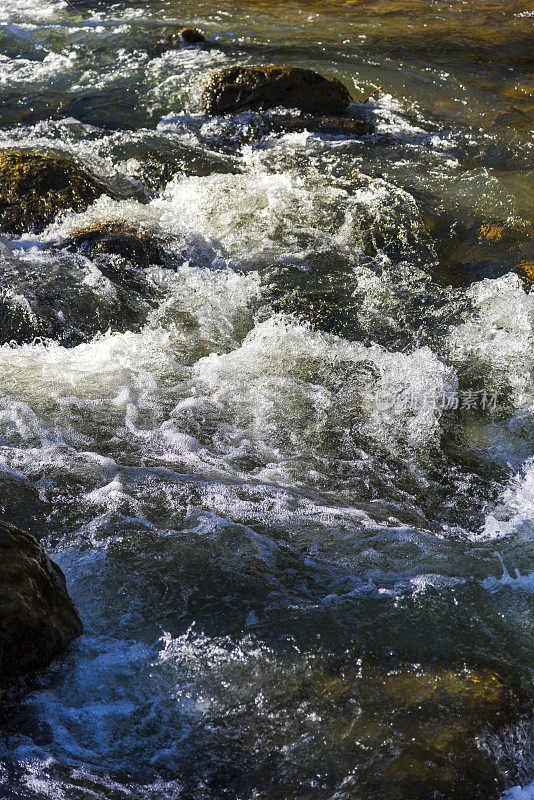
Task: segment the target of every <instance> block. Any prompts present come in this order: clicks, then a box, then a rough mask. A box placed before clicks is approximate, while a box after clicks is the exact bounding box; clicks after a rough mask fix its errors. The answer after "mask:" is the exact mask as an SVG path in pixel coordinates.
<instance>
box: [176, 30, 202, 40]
mask: <svg viewBox="0 0 534 800" xmlns="http://www.w3.org/2000/svg"><path fill="white" fill-rule="evenodd" d="M177 38H178V39H180V41H182V42H183V43H184V44H202V43H203V42H205V41H206V37H205V36H204V35H203V34H202V33H200V31H197V30H196V28H182V30H181V31H179V32H178V35H177Z"/></svg>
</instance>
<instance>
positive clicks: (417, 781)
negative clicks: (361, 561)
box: [276, 660, 533, 800]
mask: <svg viewBox="0 0 534 800" xmlns="http://www.w3.org/2000/svg"><path fill="white" fill-rule="evenodd" d="M276 700H277V702H278V704H280V705H282V704H284V705H287V704H288V703H291V702H293V703H296V702H300V703H302V704H303V705H305V707H306V708H307V710H308V712H310V711H313V712H315V714H316V715H317V717H318V718H320V719H322V720H324V722H323V724H322V727H321V736H322V738H324V741H325V742H327V743H328V744H329V745H330V747H331V751H332V752H335V753H336V760H335V762H334V761H329V762H326V763H325V765H324V769H325V770H329V769H330V770H331V771H332V772H331V773H330V775H329V777H330V779H331V782H332V785H338V784H339V783H341V782H342V781H343V783H344V786H345V789H346V791H347V795H346V796H349V795H350V790H351V788H352V789H353V791H354V793H355V794H354V796H358V797H359V796H360V792H362V793H363V794H362V796H367V797H384V798H388V800H406V798H408V797H409V798H410V800H437V798H447V799H448V800H467V799H468V798H469V800H475V798H478V799H479V800H489V798H495V799H496V798H498V797H499V796H501V792H502V791H503V790H504V789H505V788H507V787H508V786H510V785H513V783H514V782H516V781H520V780H522V779H524V778H525V777H527V776H525V775H524V774H522V772H521V767H519V768H518V767H514V764H513V759H512V758H511V757H510V754H511V752H512V749H513V748H514V747H515V748H517V746H518V741H520V740H521V736H522V737H523V740H524V754H525V756H526V758H527V761H526V763H528V756H529V755H530V754H529V744H528V730H529V728H530V726H531V725H532V718H533V717H532V710H533V707H532V700H531V699H530V698H529V697H528V695H527V693H526V692H525V690H524V689H523V688H522V686H521V681H520V677H519V676H518V675H516V674H512V673H511V672H507V671H503V670H496V669H493V668H492V667H491V666H482V665H481V666H473V667H467V666H464V665H461V666H459V667H453V666H443V665H432V664H428V665H423V664H410V663H406V662H401V663H397V664H393V665H392V666H391V667H390V668H388V667H387V665H385V664H380V663H374V662H373V661H372V660H369V661H365V660H364V661H363V663H361V666H360V667H359V669H357V670H355V669H351V668H349V667H347V668H345V669H341V670H339V671H337V670H334V671H332V672H329V671H328V670H326V671H324V672H321V671H320V670H318V671H312V672H311V673H310V675H309V676H308V678H307V679H305V680H304V681H302V682H301V681H299V680H296V679H295V678H293V677H292V676H291V674H290V673H287V680H286V685H285V687H284V689H283V690H281V694H279V695H277V697H276ZM514 731H515V734H514ZM518 731H522V734H521V733H519V736H518V733H517V732H518ZM301 755H302V758H299V757H300V756H301ZM292 757H293V758H294V759H297V760H298V761H299V764H300V768H301V771H304V770H306V769H310V771H311V770H313V769H314V767H315V766H316V764H314V763H313V761H311V760H310V761H311V763H310V762H307V760H306V754H305V753H304V752H303V753H302V754H301V753H299V752H298V751H297V752H295V751H293V752H292ZM347 773H348V774H347ZM351 776H353V777H351ZM343 796H345V795H343Z"/></svg>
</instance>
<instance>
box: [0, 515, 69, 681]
mask: <svg viewBox="0 0 534 800" xmlns="http://www.w3.org/2000/svg"><path fill="white" fill-rule="evenodd" d="M81 632H82V624H81V621H80V618H79V616H78V614H77V613H76V609H75V608H74V606H73V604H72V601H71V600H70V598H69V595H68V593H67V587H66V584H65V578H64V576H63V573H62V572H61V570H60V569H59V567H58V566H57V565H56V564H54V563H53V562H52V561H51V560H50V559H49V558H48V556H47V555H46V553H45V551H44V549H43V548H42V547H41V545H40V544H39V543H38V542H37V540H36V539H34V538H33V536H30V534H29V533H25V532H24V531H21V530H19V529H18V528H14V527H13V526H11V525H8V524H7V523H5V522H0V688H6V687H7V686H8V685H10V684H12V683H13V682H14V681H16V680H17V679H19V678H22V677H24V676H25V675H28V674H29V673H32V672H34V671H35V670H38V669H42V668H43V667H46V666H48V664H50V662H51V661H52V660H53V659H54V658H55V657H56V656H57V655H58V654H59V653H60V652H61V651H62V650H64V649H65V647H66V646H67V645H68V644H69V643H70V642H71V641H72V640H73V639H75V638H76V637H77V636H79V635H80V634H81Z"/></svg>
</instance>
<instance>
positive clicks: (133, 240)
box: [60, 223, 165, 268]
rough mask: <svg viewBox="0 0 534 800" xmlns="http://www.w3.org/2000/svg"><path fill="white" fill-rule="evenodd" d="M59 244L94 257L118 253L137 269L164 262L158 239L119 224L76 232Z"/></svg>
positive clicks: (72, 250)
mask: <svg viewBox="0 0 534 800" xmlns="http://www.w3.org/2000/svg"><path fill="white" fill-rule="evenodd" d="M60 247H61V249H62V250H68V251H70V252H78V253H83V255H86V256H88V257H89V258H93V259H94V258H95V257H97V256H99V255H104V254H108V255H116V256H120V257H121V258H123V259H124V260H125V261H129V262H131V263H132V264H134V265H135V266H136V267H137V268H145V267H151V266H161V265H162V264H163V263H164V261H165V250H164V248H163V247H162V245H161V243H160V242H158V241H157V239H155V238H154V237H152V236H149V235H148V234H147V233H141V232H139V231H136V230H134V229H133V228H129V227H128V226H127V225H122V224H120V223H117V224H113V223H112V224H102V225H95V226H93V227H90V228H84V229H82V230H80V231H76V232H75V233H73V234H72V235H71V236H69V237H68V238H67V239H64V240H63V241H62V242H61V244H60Z"/></svg>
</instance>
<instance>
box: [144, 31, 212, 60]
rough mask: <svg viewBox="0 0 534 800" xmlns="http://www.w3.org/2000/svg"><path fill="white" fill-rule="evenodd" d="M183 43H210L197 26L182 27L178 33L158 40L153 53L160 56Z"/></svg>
mask: <svg viewBox="0 0 534 800" xmlns="http://www.w3.org/2000/svg"><path fill="white" fill-rule="evenodd" d="M183 45H208V42H207V41H206V37H205V36H204V34H202V33H201V32H200V31H197V29H196V28H182V29H181V30H180V31H178V33H171V35H170V36H167V37H165V39H160V40H159V41H158V42H156V45H155V47H154V48H153V54H154V55H157V56H159V55H161V54H162V53H165V52H166V51H167V50H177V49H178V48H179V47H182V46H183Z"/></svg>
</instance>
